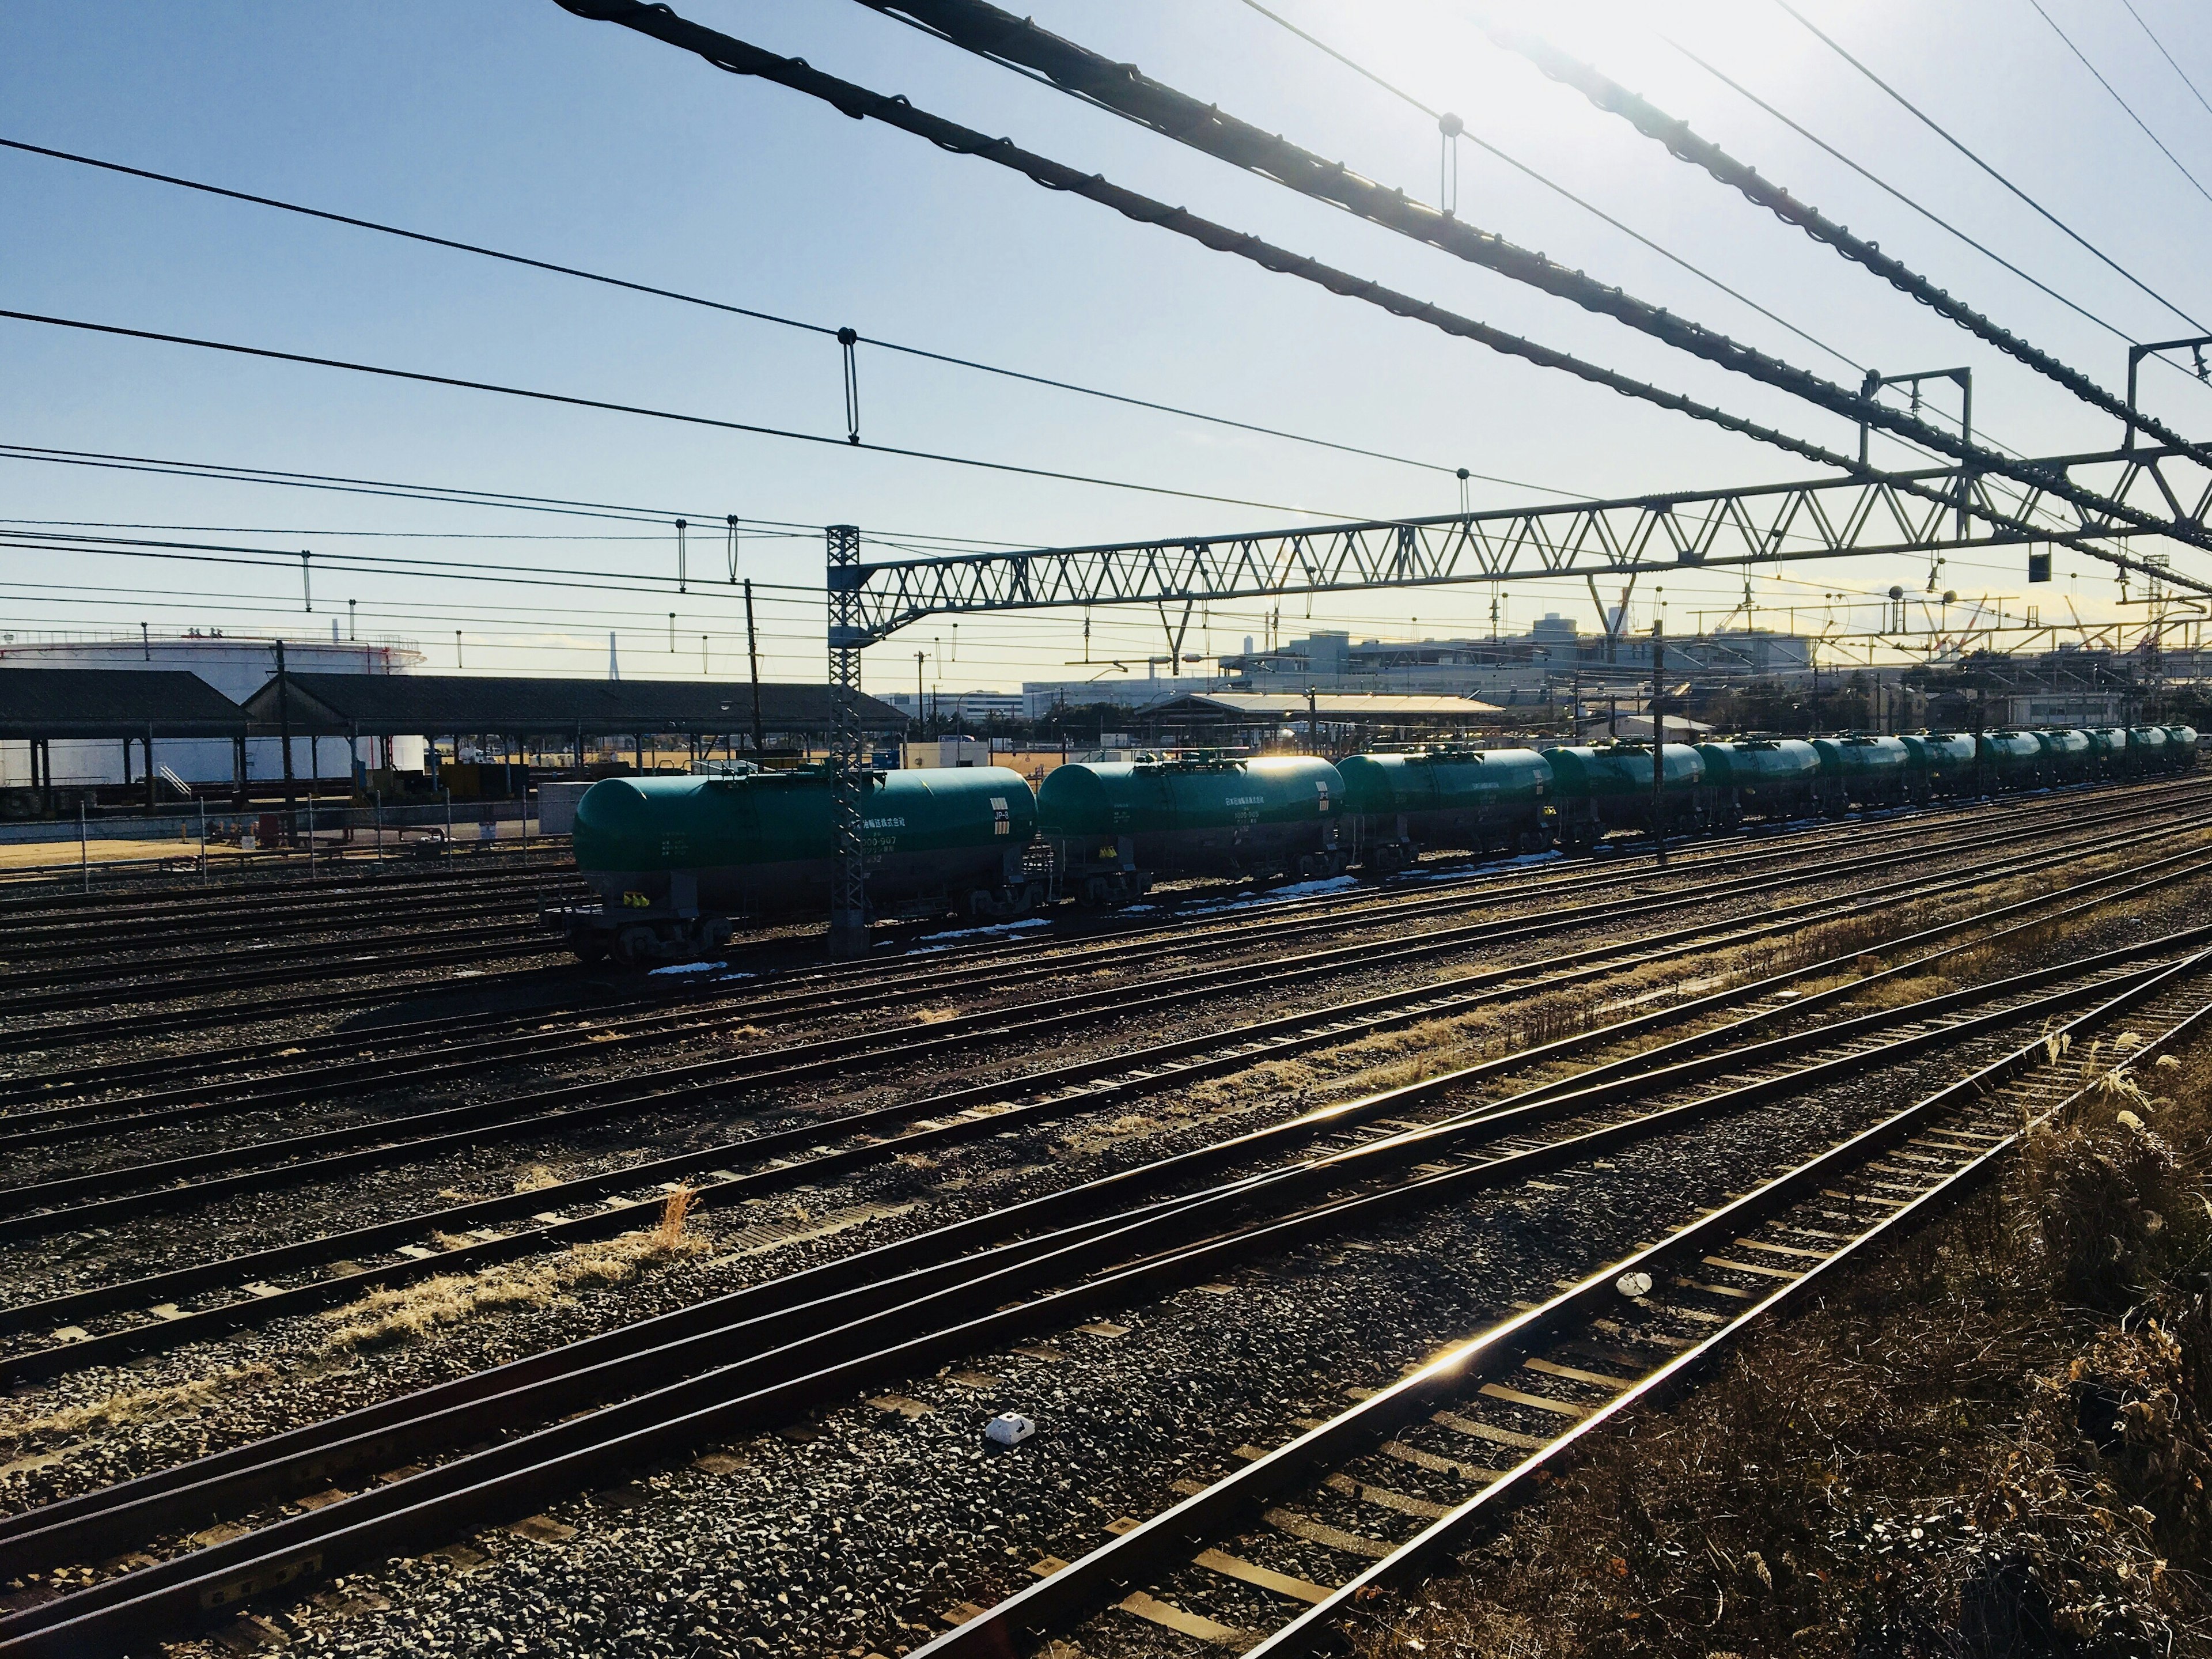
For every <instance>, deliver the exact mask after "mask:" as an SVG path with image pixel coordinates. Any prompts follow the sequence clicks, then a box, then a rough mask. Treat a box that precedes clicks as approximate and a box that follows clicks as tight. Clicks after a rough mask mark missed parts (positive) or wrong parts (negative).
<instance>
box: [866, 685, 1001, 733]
mask: <svg viewBox="0 0 2212 1659" xmlns="http://www.w3.org/2000/svg"><path fill="white" fill-rule="evenodd" d="M869 695H871V696H873V697H874V698H875V699H876V700H877V701H878V702H884V703H888V704H890V706H891V707H892V708H896V709H897V710H898V711H899V713H900V714H903V715H905V716H906V717H907V718H908V720H913V719H915V717H916V705H915V694H914V693H913V692H911V691H876V692H872V693H870V694H869ZM1023 708H1024V700H1023V697H1022V694H1021V693H1020V692H1018V691H925V692H923V693H922V694H921V704H920V715H921V718H922V719H924V720H966V721H967V722H969V724H970V725H974V726H981V725H982V724H983V723H984V722H986V721H987V720H1021V719H1023V718H1024V714H1023Z"/></svg>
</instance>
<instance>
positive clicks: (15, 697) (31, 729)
mask: <svg viewBox="0 0 2212 1659" xmlns="http://www.w3.org/2000/svg"><path fill="white" fill-rule="evenodd" d="M247 719H248V716H247V714H246V710H244V709H243V708H240V707H239V706H238V705H237V704H236V703H234V702H232V701H231V700H230V699H229V698H228V697H226V696H223V695H222V692H220V691H218V690H216V689H215V688H214V687H213V686H211V685H210V684H208V683H207V682H206V681H205V680H204V679H202V678H200V677H199V676H198V675H197V674H191V673H186V672H185V671H183V670H181V669H161V668H147V669H138V668H0V738H14V739H16V740H18V741H21V740H23V739H26V738H27V739H31V740H33V741H40V742H43V741H46V740H48V739H52V738H64V739H67V738H125V739H134V738H136V739H143V738H148V737H155V738H242V737H244V736H245V735H246V724H247Z"/></svg>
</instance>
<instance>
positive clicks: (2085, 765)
mask: <svg viewBox="0 0 2212 1659" xmlns="http://www.w3.org/2000/svg"><path fill="white" fill-rule="evenodd" d="M2035 737H2036V740H2037V741H2038V742H2039V743H2040V744H2042V745H2043V765H2044V775H2045V777H2047V778H2049V779H2050V780H2051V782H2053V783H2079V782H2081V781H2082V780H2083V779H2084V778H2087V777H2088V776H2090V775H2092V774H2093V772H2094V770H2095V769H2096V762H2097V756H2096V750H2095V749H2094V748H2093V746H2092V744H2090V742H2089V734H2088V733H2087V732H2075V731H2071V730H2067V729H2063V728H2056V727H2038V728H2037V730H2036V733H2035Z"/></svg>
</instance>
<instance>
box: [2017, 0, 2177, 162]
mask: <svg viewBox="0 0 2212 1659" xmlns="http://www.w3.org/2000/svg"><path fill="white" fill-rule="evenodd" d="M2027 3H2028V4H2029V5H2031V6H2033V7H2034V8H2035V15H2037V16H2038V17H2040V18H2041V19H2042V20H2043V21H2045V22H2046V23H2048V24H2050V25H2051V33H2053V34H2055V35H2057V37H2058V38H2059V39H2060V40H2063V41H2064V42H2065V44H2066V50H2067V51H2069V52H2072V53H2073V54H2074V57H2075V60H2076V61H2077V62H2078V63H2080V64H2081V67H2082V68H2083V69H2085V70H2088V71H2089V73H2090V74H2091V75H2092V76H2094V77H2095V79H2096V82H2097V84H2098V85H2099V86H2100V87H2102V88H2104V89H2105V90H2106V92H2108V93H2110V94H2112V101H2113V102H2114V103H2116V104H2118V106H2120V108H2121V109H2122V110H2124V112H2126V114H2127V118H2128V119H2129V120H2130V121H2132V122H2134V123H2135V124H2136V126H2137V127H2138V128H2139V129H2141V130H2142V136H2143V137H2146V138H2148V139H2149V140H2150V141H2151V143H2154V144H2156V145H2157V146H2158V153H2159V154H2160V155H2163V156H2164V157H2166V160H2167V161H2171V162H2172V163H2173V167H2174V171H2175V172H2177V173H2180V175H2181V176H2182V177H2183V178H2185V179H2188V180H2189V183H2190V185H2191V188H2192V189H2194V190H2195V191H2196V192H2197V194H2198V195H2199V196H2202V197H2203V198H2204V199H2205V200H2206V201H2208V202H2212V191H2208V190H2206V189H2205V188H2204V185H2203V181H2202V180H2201V179H2198V178H2197V175H2196V174H2195V173H2191V171H2190V170H2189V169H2188V168H2187V167H2185V166H2184V165H2183V164H2182V160H2181V158H2180V157H2179V155H2175V154H2174V153H2173V152H2172V150H2170V149H2167V148H2166V140H2165V139H2163V138H2161V137H2159V136H2158V135H2157V134H2156V133H2154V132H2153V131H2151V130H2150V124H2149V123H2148V121H2146V120H2144V119H2143V118H2142V116H2140V115H2138V114H2136V107H2135V106H2134V105H2133V104H2130V102H2128V100H2126V99H2124V98H2123V97H2121V96H2120V89H2119V88H2118V87H2116V86H2114V85H2113V84H2112V82H2110V81H2107V80H2106V78H2105V75H2104V71H2103V70H2100V69H2099V68H2098V67H2097V66H2096V65H2095V64H2093V63H2091V62H2090V61H2089V55H2088V53H2087V52H2083V51H2082V50H2081V47H2079V46H2075V44H2074V37H2073V36H2072V35H2070V34H2069V33H2066V31H2065V30H2064V29H2063V28H2061V27H2058V20H2057V18H2055V17H2053V16H2052V15H2051V14H2050V13H2049V12H2048V11H2045V9H2044V7H2043V0H2027ZM2136 21H2137V22H2141V21H2142V19H2141V18H2137V19H2136Z"/></svg>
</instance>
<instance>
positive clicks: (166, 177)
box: [0, 137, 1817, 498]
mask: <svg viewBox="0 0 2212 1659" xmlns="http://www.w3.org/2000/svg"><path fill="white" fill-rule="evenodd" d="M0 149H12V150H15V151H18V152H20V153H21V154H24V155H41V156H45V157H47V158H49V159H51V160H53V161H67V162H70V163H73V164H75V165H76V166H79V167H96V168H99V169H100V170H101V171H104V172H107V173H121V174H123V175H125V176H126V177H129V178H133V179H146V180H148V181H149V182H151V183H155V184H161V185H173V186H174V187H175V188H177V189H179V190H189V191H199V192H200V193H202V194H204V195H208V196H216V197H224V198H226V199H228V200H230V201H234V202H245V203H249V204H252V205H253V206H256V207H264V208H271V209H274V210H277V211H279V212H283V213H293V214H298V215H300V216H302V217H306V218H310V219H320V220H324V221H326V222H329V223H331V224H338V225H346V226H349V227H350V228H354V229H356V230H368V231H374V232H376V233H378V234H381V235H386V236H396V237H399V238H402V239H404V240H408V241H411V242H421V243H424V244H426V245H428V246H432V247H441V248H445V249H447V250H449V251H451V252H458V253H467V254H472V255H475V256H477V258H485V259H495V260H498V261H501V262H502V263H504V264H512V265H520V266H523V267H526V268H527V269H530V270H541V271H546V272H549V273H550V274H552V275H555V276H571V277H574V278H576V279H578V280H579V281H582V282H586V283H599V284H601V285H603V286H605V287H608V288H616V289H628V290H629V292H631V293H634V294H643V295H650V296H651V297H653V298H654V299H660V300H672V301H677V302H678V303H680V304H683V305H690V306H700V307H705V308H706V309H708V310H709V311H719V312H722V313H726V314H728V315H731V316H736V317H744V318H749V319H751V320H752V321H755V322H761V323H769V324H773V325H776V326H778V327H781V328H790V329H797V330H799V331H803V332H805V333H809V334H816V335H821V336H824V337H828V338H829V339H832V340H836V341H838V342H839V343H841V344H842V345H843V346H844V347H845V349H846V352H847V354H848V374H849V359H850V352H851V349H852V347H853V346H854V345H855V344H859V345H869V346H874V347H876V348H877V349H879V350H883V351H890V352H896V353H898V354H900V355H901V356H908V357H915V358H919V359H922V360H925V361H927V362H936V363H944V364H945V365H947V366H948V367H951V368H964V369H970V370H973V371H975V372H976V373H978V374H992V375H997V376H999V377H1000V378H1001V379H1004V380H1020V381H1024V382H1026V383H1027V384H1029V385H1030V386H1045V387H1048V388H1050V389H1051V390H1053V391H1055V392H1073V393H1075V394H1077V395H1078V396H1080V397H1085V398H1102V399H1103V400H1105V401H1106V402H1109V403H1115V404H1123V405H1125V406H1127V407H1129V408H1132V409H1144V410H1152V411H1154V412H1156V413H1158V414H1163V415H1172V416H1176V417H1177V418H1179V419H1182V420H1190V421H1201V422H1206V423H1208V424H1210V425H1213V426H1221V427H1229V428H1234V429H1236V430H1237V431H1239V432H1249V433H1254V434H1256V435H1260V436H1262V437H1267V438H1278V439H1281V440H1283V441H1286V442H1290V443H1297V444H1306V445H1310V446H1312V447H1316V448H1321V449H1333V450H1335V451H1338V452H1339V453H1343V454H1347V455H1358V456H1363V457H1364V458H1365V459H1369V460H1376V461H1387V462H1389V463H1391V464H1393V465H1399V466H1410V467H1416V468H1419V469H1420V470H1422V471H1428V472H1445V473H1456V472H1457V471H1458V470H1459V469H1458V468H1456V467H1454V466H1449V465H1446V464H1444V463H1443V462H1441V461H1425V460H1420V459H1415V458H1413V457H1411V456H1407V455H1395V454H1392V453H1389V452H1388V451H1385V450H1379V449H1372V448H1369V447H1364V446H1362V445H1359V444H1349V443H1343V442H1340V441H1336V440H1334V439H1329V438H1317V437H1315V436H1313V435H1310V434H1307V433H1302V432H1290V431H1285V430H1284V429H1282V428H1278V427H1271V426H1264V425H1261V424H1260V423H1258V422H1252V421H1240V420H1237V419H1236V418H1235V417H1233V416H1226V415H1212V414H1208V413H1206V412H1205V411H1204V410H1194V409H1184V408H1182V407H1180V406H1179V405H1176V404H1167V403H1161V402H1158V401H1157V400H1155V399H1153V398H1139V397H1134V396H1132V395H1130V394H1128V393H1126V392H1109V391H1107V390H1106V389H1104V388H1103V387H1101V386H1084V385H1081V384H1079V382H1076V381H1073V380H1060V379H1056V378H1054V376H1051V375H1048V374H1032V373H1030V372H1028V371H1026V370H1023V369H1017V368H1006V367H1004V366H1003V365H1001V364H998V363H987V362H980V361H978V360H976V359H975V358H970V357H962V356H955V355H953V354H952V353H950V352H944V351H933V350H931V349H927V348H926V347H922V346H916V345H908V344H905V343H902V342H899V341H896V340H884V339H879V338H877V337H874V336H872V335H867V334H862V333H860V332H859V331H857V330H852V329H840V328H836V327H834V326H832V325H829V324H827V323H812V322H808V321H806V320H805V319H801V318H797V317H785V316H781V315H779V314H778V313H775V312H772V311H763V310H760V309H759V308H758V307H752V306H741V305H737V304H733V303H732V302H730V301H724V300H713V299H708V298H707V297H705V296H704V295H697V294H689V293H685V292H684V291H683V290H681V289H672V288H664V287H662V286H660V285H659V284H657V283H641V282H635V281H633V280H631V279H629V278H628V277H623V276H610V275H608V274H606V273H605V272H603V271H596V270H585V269H583V268H582V267H581V266H579V265H570V264H562V263H560V262H558V261H556V260H551V259H538V258H532V257H531V256H529V255H527V254H522V253H513V252H507V250H505V249H502V248H495V247H488V246H483V244H481V243H477V242H465V241H460V240H457V239H455V238H453V237H450V236H437V235H433V234H430V233H428V232H427V231H419V230H410V229H409V228H406V227H405V226H403V225H394V224H388V223H386V222H382V221H380V220H375V219H365V218H362V217H360V216H357V215H355V214H349V213H338V212H334V211H332V210H328V209H325V208H317V207H309V206H307V205H306V204H303V203H299V202H288V201H285V200H283V199H282V198H280V197H274V196H262V195H258V194H256V193H254V192H252V191H242V190H233V189H230V188H228V187H227V186H225V185H213V184H209V183H207V182H205V181H204V180H202V179H186V178H182V177H180V176H179V175H178V174H175V173H157V172H155V171H153V170H152V169H150V168H147V167H131V166H129V165H127V164H125V163H124V162H121V161H107V160H106V159H104V158H102V157H100V156H96V155H81V154H79V153H77V152H76V151H74V150H65V149H54V148H52V146H50V145H46V144H33V143H27V142H26V141H25V140H22V139H20V138H7V137H0ZM1777 320H1779V319H1777ZM848 335H849V336H850V339H849V340H848V339H846V338H845V337H846V336H848ZM1815 343H1817V342H1815ZM852 391H853V388H852V386H851V385H850V383H849V380H848V385H847V395H848V406H849V402H850V398H851V394H852ZM1476 476H1480V477H1484V478H1485V480H1486V482H1487V483H1501V484H1506V485H1509V486H1510V487H1512V488H1514V489H1534V490H1537V491H1540V492H1541V493H1542V494H1545V495H1565V496H1568V497H1570V498H1577V497H1576V492H1574V491H1572V490H1562V489H1552V488H1550V487H1549V486H1547V485H1544V484H1532V483H1522V481H1520V480H1517V479H1513V478H1499V477H1489V475H1486V474H1483V475H1476Z"/></svg>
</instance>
